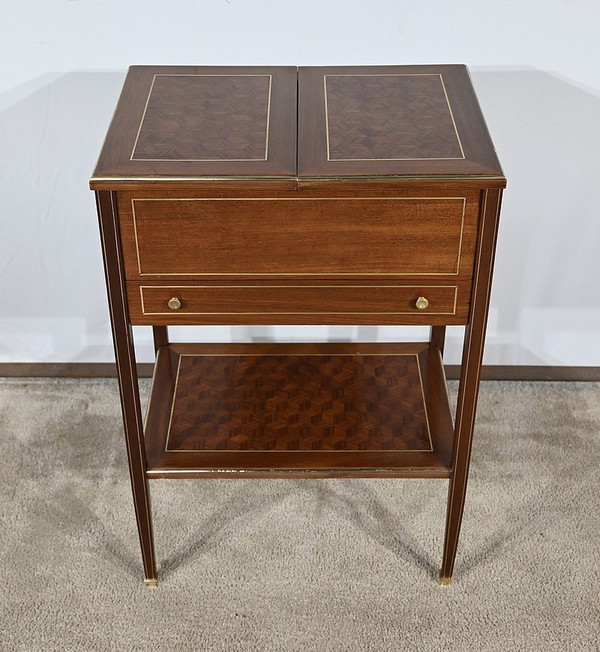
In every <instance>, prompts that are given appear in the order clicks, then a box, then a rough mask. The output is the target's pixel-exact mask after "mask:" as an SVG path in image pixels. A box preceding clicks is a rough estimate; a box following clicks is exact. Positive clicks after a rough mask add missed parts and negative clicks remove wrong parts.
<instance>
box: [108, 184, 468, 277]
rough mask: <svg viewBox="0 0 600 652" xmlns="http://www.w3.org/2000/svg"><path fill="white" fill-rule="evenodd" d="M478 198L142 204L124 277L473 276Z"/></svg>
mask: <svg viewBox="0 0 600 652" xmlns="http://www.w3.org/2000/svg"><path fill="white" fill-rule="evenodd" d="M477 198H478V194H477V193H472V195H471V196H470V197H467V196H458V197H454V196H448V197H433V196H432V197H420V196H419V197H404V196H403V197H397V196H394V197H332V198H324V197H298V193H297V192H296V193H294V196H292V197H277V198H266V197H226V198H218V197H212V198H197V197H168V198H164V197H162V198H161V197H154V196H152V197H150V196H147V197H135V196H130V195H127V194H126V193H125V194H123V195H122V197H121V202H120V205H119V212H120V219H121V235H122V241H123V249H124V257H125V268H126V274H127V278H129V279H136V278H137V279H140V278H143V277H146V278H148V279H150V278H156V279H160V278H164V279H169V277H171V279H172V280H173V279H175V278H177V277H178V278H179V279H181V280H184V279H192V278H195V279H197V278H202V277H204V278H206V279H217V278H224V279H227V278H230V279H231V278H234V277H235V278H240V279H244V280H247V279H248V278H251V277H259V278H260V277H263V278H264V277H271V278H273V277H279V278H284V277H296V278H299V277H306V278H315V277H320V278H344V277H346V278H357V277H360V278H365V279H368V278H369V277H371V278H373V277H381V276H384V277H385V276H388V277H406V278H410V277H431V280H432V281H434V280H436V278H438V277H447V279H451V278H452V277H454V278H458V277H462V278H470V275H471V273H472V269H473V257H474V250H475V240H476V230H477V214H478V204H477Z"/></svg>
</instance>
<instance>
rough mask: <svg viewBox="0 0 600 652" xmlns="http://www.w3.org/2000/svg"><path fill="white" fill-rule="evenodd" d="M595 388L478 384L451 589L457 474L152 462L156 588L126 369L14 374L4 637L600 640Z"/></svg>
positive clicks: (507, 645) (326, 642)
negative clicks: (364, 474)
mask: <svg viewBox="0 0 600 652" xmlns="http://www.w3.org/2000/svg"><path fill="white" fill-rule="evenodd" d="M146 390H147V384H145V385H144V391H146ZM599 390H600V386H599V385H598V384H579V383H573V384H566V383H565V384H561V383H491V382H488V383H484V384H483V385H482V392H481V399H480V411H479V419H478V424H477V433H476V440H475V445H474V450H473V465H472V472H471V482H470V488H469V493H468V496H467V508H466V512H465V520H464V524H463V530H462V537H461V542H460V546H459V554H458V560H457V565H456V573H455V582H454V584H453V585H452V587H450V588H442V587H440V586H439V585H438V583H437V582H436V579H435V578H436V575H437V570H438V564H439V562H440V558H441V548H442V535H443V525H444V511H445V500H446V485H447V483H446V481H444V480H302V481H294V480H203V481H202V480H169V481H166V480H155V481H154V482H153V483H152V484H151V489H152V497H153V508H154V513H155V530H156V546H157V556H158V559H159V562H160V565H161V575H162V582H161V584H160V585H159V588H158V589H155V590H152V589H146V588H144V585H143V584H142V576H141V560H140V554H139V550H138V542H137V535H136V532H135V529H134V528H135V521H134V516H133V508H132V503H131V497H130V488H129V479H128V475H127V470H126V460H125V454H124V451H125V446H124V442H123V441H122V439H123V435H122V431H121V422H120V412H119V400H118V392H117V387H116V382H115V381H113V380H101V381H98V380H96V381H74V380H60V381H49V380H36V381H27V382H25V381H19V380H6V381H2V382H0V464H1V474H0V560H1V569H2V577H1V579H0V649H1V650H2V651H3V652H4V651H8V650H24V651H35V650H44V651H45V650H61V651H62V650H227V651H230V650H244V651H245V650H260V651H266V650H282V651H287V650H318V651H329V650H335V651H337V650H377V651H385V650H410V651H417V652H420V651H422V650H459V651H461V650H503V651H506V650H519V651H520V650H545V651H546V650H560V651H563V650H577V651H580V650H598V649H600V646H599V640H600V622H599V621H600V571H599V569H600V553H599V543H600V391H599Z"/></svg>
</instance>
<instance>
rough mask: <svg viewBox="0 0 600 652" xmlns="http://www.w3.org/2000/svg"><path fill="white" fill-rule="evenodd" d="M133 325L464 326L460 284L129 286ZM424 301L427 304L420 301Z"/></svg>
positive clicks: (464, 290) (465, 299)
mask: <svg viewBox="0 0 600 652" xmlns="http://www.w3.org/2000/svg"><path fill="white" fill-rule="evenodd" d="M128 296H129V310H130V319H131V322H132V323H133V324H137V325H140V324H435V323H440V324H464V323H466V320H467V315H468V304H469V287H468V286H467V285H466V284H461V285H408V284H407V285H397V284H391V283H388V284H358V283H353V284H349V283H348V284H342V283H323V282H315V283H314V284H313V283H305V284H295V283H294V284H281V283H264V284H262V283H260V284H259V283H256V282H255V283H245V284H243V285H242V284H237V285H233V284H232V285H226V284H215V283H213V284H206V285H198V284H193V285H192V284H182V285H175V284H174V285H158V284H157V285H145V284H143V283H132V282H130V283H129V284H128ZM423 299H425V301H423Z"/></svg>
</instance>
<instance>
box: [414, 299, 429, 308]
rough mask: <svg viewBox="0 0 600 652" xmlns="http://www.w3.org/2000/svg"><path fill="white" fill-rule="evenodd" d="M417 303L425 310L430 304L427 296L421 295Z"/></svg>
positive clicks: (418, 306)
mask: <svg viewBox="0 0 600 652" xmlns="http://www.w3.org/2000/svg"><path fill="white" fill-rule="evenodd" d="M415 305H416V306H417V308H418V309H419V310H425V308H427V306H428V305H429V301H427V299H426V298H425V297H419V298H418V299H417V301H416V303H415Z"/></svg>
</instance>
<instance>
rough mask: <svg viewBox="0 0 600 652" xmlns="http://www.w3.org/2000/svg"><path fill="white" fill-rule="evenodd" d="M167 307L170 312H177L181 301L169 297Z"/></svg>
mask: <svg viewBox="0 0 600 652" xmlns="http://www.w3.org/2000/svg"><path fill="white" fill-rule="evenodd" d="M167 305H168V306H169V308H171V310H179V308H181V301H180V300H179V299H178V298H177V297H171V298H170V299H169V301H168V303H167Z"/></svg>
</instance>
